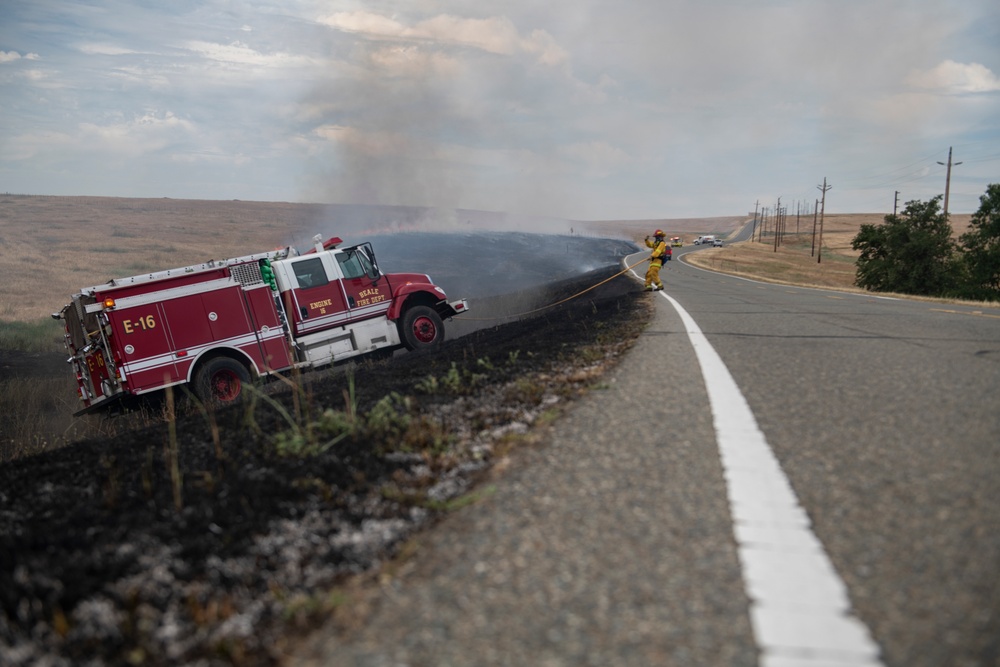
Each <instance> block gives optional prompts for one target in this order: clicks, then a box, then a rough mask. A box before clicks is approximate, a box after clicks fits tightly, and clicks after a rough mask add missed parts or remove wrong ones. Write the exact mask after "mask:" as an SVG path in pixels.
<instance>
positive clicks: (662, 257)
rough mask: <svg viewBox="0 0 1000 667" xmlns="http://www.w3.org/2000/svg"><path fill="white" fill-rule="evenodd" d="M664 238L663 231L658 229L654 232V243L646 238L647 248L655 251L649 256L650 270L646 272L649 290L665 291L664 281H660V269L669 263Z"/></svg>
mask: <svg viewBox="0 0 1000 667" xmlns="http://www.w3.org/2000/svg"><path fill="white" fill-rule="evenodd" d="M664 236H665V235H664V233H663V230H662V229H657V230H656V231H655V232H653V240H652V241H650V240H649V237H648V236H647V237H646V247H647V248H652V249H653V252H652V254H650V256H649V269H647V270H646V289H647V290H661V289H663V281H662V280H660V268H661V267H662V266H663V263H664V262H665V261H667V242H666V241H664Z"/></svg>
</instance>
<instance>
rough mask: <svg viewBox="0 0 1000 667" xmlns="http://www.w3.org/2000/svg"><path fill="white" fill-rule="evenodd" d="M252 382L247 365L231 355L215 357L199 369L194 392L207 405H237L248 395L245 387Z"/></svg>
mask: <svg viewBox="0 0 1000 667" xmlns="http://www.w3.org/2000/svg"><path fill="white" fill-rule="evenodd" d="M250 382H251V378H250V371H248V370H247V368H246V366H244V365H243V364H241V363H240V362H238V361H236V360H235V359H230V358H229V357H215V358H214V359H209V360H208V361H207V362H205V365H203V366H202V367H201V368H199V369H198V372H197V374H196V375H195V378H194V394H195V396H197V397H198V400H200V401H201V402H202V403H204V404H205V405H213V406H216V407H225V406H227V405H237V404H239V403H240V402H242V401H243V398H244V397H245V396H246V391H245V389H246V387H247V386H248V385H249V384H250Z"/></svg>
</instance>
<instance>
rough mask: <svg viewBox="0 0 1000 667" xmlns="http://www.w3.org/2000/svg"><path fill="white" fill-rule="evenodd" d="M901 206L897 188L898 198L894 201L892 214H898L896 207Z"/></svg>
mask: <svg viewBox="0 0 1000 667" xmlns="http://www.w3.org/2000/svg"><path fill="white" fill-rule="evenodd" d="M898 207H899V190H896V198H895V199H894V200H893V201H892V214H893V216H895V215H896V209H897V208H898Z"/></svg>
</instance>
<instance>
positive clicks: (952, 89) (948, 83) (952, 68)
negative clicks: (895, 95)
mask: <svg viewBox="0 0 1000 667" xmlns="http://www.w3.org/2000/svg"><path fill="white" fill-rule="evenodd" d="M906 83H907V84H909V85H910V86H913V87H914V88H920V89H922V90H928V91H933V92H938V93H943V94H959V93H989V92H995V91H998V90H1000V78H998V77H997V75H996V74H994V73H993V72H991V71H990V70H989V68H987V67H986V66H984V65H980V64H979V63H969V64H965V63H957V62H955V61H953V60H945V61H944V62H942V63H941V64H940V65H938V66H937V67H934V68H933V69H929V70H925V71H914V72H911V73H910V74H909V76H907V77H906Z"/></svg>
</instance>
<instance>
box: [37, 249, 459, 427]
mask: <svg viewBox="0 0 1000 667" xmlns="http://www.w3.org/2000/svg"><path fill="white" fill-rule="evenodd" d="M313 243H314V245H313V247H312V248H311V249H310V250H309V251H308V252H305V253H302V254H300V253H298V252H297V251H296V250H295V249H293V248H291V247H288V248H284V249H282V250H277V251H273V252H267V253H259V254H254V255H246V256H244V257H237V258H234V259H226V260H221V261H215V260H212V261H208V262H205V263H202V264H197V265H193V266H186V267H182V268H177V269H169V270H166V271H160V272H157V273H150V274H144V275H138V276H132V277H129V278H116V279H113V280H109V281H108V282H107V283H104V284H103V285H97V286H94V287H87V288H84V289H82V290H81V291H80V292H79V293H78V294H75V295H73V298H72V301H71V302H70V303H69V304H67V305H66V306H65V307H63V309H62V310H61V311H59V312H58V313H54V314H53V315H52V316H53V317H54V318H56V319H62V320H65V322H66V334H65V342H66V348H67V349H68V350H69V352H70V358H69V360H68V361H69V362H70V363H71V364H72V366H73V370H74V372H75V373H76V380H77V393H78V394H79V397H80V401H81V403H82V408H81V409H80V410H79V411H78V412H77V413H76V414H77V415H80V414H84V413H87V412H93V411H96V410H100V409H104V408H112V407H116V406H118V405H119V404H121V403H123V402H124V401H125V399H129V398H133V397H138V396H142V395H143V394H148V393H150V392H154V391H157V390H161V389H164V388H165V387H169V386H173V385H183V384H186V385H189V386H190V387H191V389H192V391H193V393H194V394H195V395H196V396H197V397H198V398H199V399H200V400H202V401H205V402H211V403H214V404H216V405H219V404H222V405H225V404H230V403H236V402H238V401H239V400H240V399H241V397H242V394H243V387H244V385H245V384H247V383H249V382H252V381H253V380H254V379H256V378H260V377H264V376H267V375H270V374H273V373H279V372H282V371H286V370H289V369H292V368H314V367H319V366H323V365H326V364H331V363H335V362H338V361H341V360H344V359H347V358H350V357H355V356H358V355H363V354H368V353H391V351H392V350H394V349H396V348H401V347H405V348H407V349H410V350H420V349H429V348H434V347H436V346H437V345H439V344H440V343H441V342H442V341H443V340H444V324H443V321H444V320H446V319H449V318H451V317H453V316H455V315H458V314H460V313H464V312H466V311H467V310H468V309H469V304H468V303H467V302H466V300H464V299H460V300H458V301H451V302H449V301H448V300H447V296H446V295H445V293H444V290H442V289H441V288H440V287H438V286H437V285H435V284H434V283H433V281H432V280H431V278H430V277H429V276H427V275H424V274H417V273H382V272H381V271H380V270H379V267H378V264H377V263H376V261H375V253H374V251H373V249H372V246H371V244H370V243H362V244H360V245H356V246H352V247H348V248H340V247H339V246H340V245H341V244H342V243H343V241H342V240H341V239H339V238H336V237H334V238H331V239H328V240H327V241H325V242H324V241H322V240H321V237H319V236H317V237H315V238H314V239H313Z"/></svg>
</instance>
